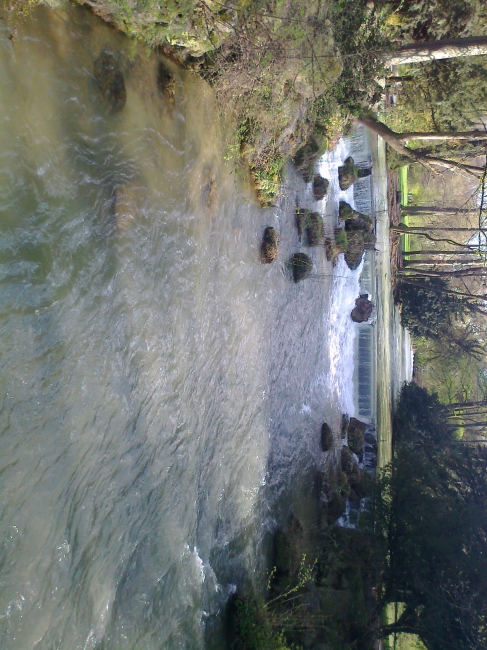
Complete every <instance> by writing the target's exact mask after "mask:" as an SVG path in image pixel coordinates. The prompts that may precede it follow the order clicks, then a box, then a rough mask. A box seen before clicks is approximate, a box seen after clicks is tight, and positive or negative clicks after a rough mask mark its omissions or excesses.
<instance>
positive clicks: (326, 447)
mask: <svg viewBox="0 0 487 650" xmlns="http://www.w3.org/2000/svg"><path fill="white" fill-rule="evenodd" d="M332 447H333V431H332V430H331V428H330V426H329V425H328V424H326V422H325V423H323V424H322V425H321V449H322V450H323V451H330V449H331V448H332Z"/></svg>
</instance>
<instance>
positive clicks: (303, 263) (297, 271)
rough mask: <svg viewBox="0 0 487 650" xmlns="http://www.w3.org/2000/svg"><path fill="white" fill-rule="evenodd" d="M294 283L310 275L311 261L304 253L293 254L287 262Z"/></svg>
mask: <svg viewBox="0 0 487 650" xmlns="http://www.w3.org/2000/svg"><path fill="white" fill-rule="evenodd" d="M288 266H289V268H290V270H291V273H292V274H293V280H294V282H301V280H305V279H306V278H308V277H309V276H310V275H311V271H312V270H313V260H312V259H311V258H310V257H309V256H308V255H306V253H293V254H292V255H291V257H290V258H289V261H288Z"/></svg>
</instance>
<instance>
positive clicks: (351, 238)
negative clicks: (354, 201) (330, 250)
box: [345, 219, 376, 271]
mask: <svg viewBox="0 0 487 650" xmlns="http://www.w3.org/2000/svg"><path fill="white" fill-rule="evenodd" d="M345 232H346V233H347V250H346V251H345V262H346V263H347V266H348V267H349V268H350V269H351V270H352V271H353V270H355V269H356V268H357V267H358V266H359V264H360V262H361V261H362V257H363V255H364V251H365V250H367V249H370V248H373V247H374V244H375V241H376V239H375V235H374V233H373V232H372V231H371V229H370V226H367V227H366V228H363V229H360V224H359V223H358V221H357V220H355V219H347V221H346V222H345Z"/></svg>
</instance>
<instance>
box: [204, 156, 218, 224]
mask: <svg viewBox="0 0 487 650" xmlns="http://www.w3.org/2000/svg"><path fill="white" fill-rule="evenodd" d="M201 203H202V205H204V207H205V208H206V209H207V210H208V212H209V213H210V215H212V216H213V215H214V214H215V212H216V209H217V207H218V184H217V182H216V173H215V169H214V168H213V167H207V168H205V169H204V170H203V172H202V174H201Z"/></svg>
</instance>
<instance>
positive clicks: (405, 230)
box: [391, 224, 479, 235]
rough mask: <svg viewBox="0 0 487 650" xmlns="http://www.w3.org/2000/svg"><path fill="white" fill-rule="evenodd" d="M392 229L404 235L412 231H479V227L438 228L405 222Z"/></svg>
mask: <svg viewBox="0 0 487 650" xmlns="http://www.w3.org/2000/svg"><path fill="white" fill-rule="evenodd" d="M391 230H393V231H394V232H400V233H403V234H404V235H407V234H408V233H410V232H413V233H416V232H428V231H429V232H470V233H472V234H473V233H476V232H478V231H479V229H478V228H453V227H442V228H437V227H436V226H406V225H404V224H399V225H398V226H392V227H391Z"/></svg>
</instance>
